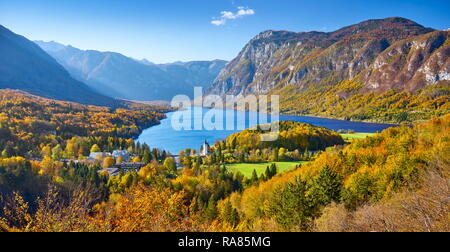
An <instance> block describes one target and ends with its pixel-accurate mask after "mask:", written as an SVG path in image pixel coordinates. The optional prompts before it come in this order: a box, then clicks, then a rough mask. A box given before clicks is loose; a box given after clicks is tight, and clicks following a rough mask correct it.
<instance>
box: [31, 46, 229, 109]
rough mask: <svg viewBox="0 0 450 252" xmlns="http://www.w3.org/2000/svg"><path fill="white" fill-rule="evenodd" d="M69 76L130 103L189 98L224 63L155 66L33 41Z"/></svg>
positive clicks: (207, 81)
mask: <svg viewBox="0 0 450 252" xmlns="http://www.w3.org/2000/svg"><path fill="white" fill-rule="evenodd" d="M36 43H37V44H38V45H39V46H40V47H41V48H42V49H44V50H45V51H46V52H47V53H48V54H50V55H51V56H52V57H54V58H55V59H56V60H57V61H58V62H59V63H60V64H61V65H62V66H64V67H65V68H66V69H67V70H68V71H69V72H70V74H71V75H72V76H73V77H74V78H76V79H78V80H80V81H82V82H84V83H86V84H87V85H89V86H90V87H91V88H93V89H95V90H96V91H98V92H100V93H102V94H104V95H108V96H111V97H115V98H123V99H130V100H141V101H150V100H166V101H170V100H171V99H172V98H173V97H174V96H175V95H178V94H185V95H189V96H191V97H192V95H193V90H194V87H196V86H201V87H205V88H208V87H209V86H210V85H211V84H212V83H213V81H214V79H215V78H216V77H217V75H218V74H219V72H220V71H221V70H222V69H223V68H224V67H225V65H226V63H227V62H226V61H222V60H215V61H194V62H176V63H172V64H162V65H157V64H154V63H152V62H150V61H148V60H145V59H144V60H142V61H138V60H135V59H132V58H129V57H126V56H124V55H122V54H119V53H114V52H99V51H94V50H86V51H84V50H80V49H77V48H75V47H72V46H65V45H62V44H59V43H56V42H43V41H36Z"/></svg>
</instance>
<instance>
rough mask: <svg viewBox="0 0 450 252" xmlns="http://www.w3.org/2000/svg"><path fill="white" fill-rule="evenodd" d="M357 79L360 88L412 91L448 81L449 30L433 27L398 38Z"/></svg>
mask: <svg viewBox="0 0 450 252" xmlns="http://www.w3.org/2000/svg"><path fill="white" fill-rule="evenodd" d="M360 81H361V82H362V83H364V84H366V85H365V87H364V89H362V92H368V91H377V92H385V91H387V90H389V89H396V90H402V91H408V92H413V91H416V90H419V89H422V88H424V87H426V86H429V85H433V84H437V83H445V82H447V83H449V82H450V32H449V31H436V32H432V33H428V34H425V35H422V36H418V37H413V38H410V39H406V40H403V41H399V42H397V43H395V44H394V45H392V46H391V47H389V48H388V49H387V50H385V51H384V52H383V53H381V54H380V55H379V56H378V57H377V58H376V59H375V62H374V63H373V64H372V65H371V66H370V67H369V68H368V69H367V71H365V72H364V73H363V74H362V76H361V78H360Z"/></svg>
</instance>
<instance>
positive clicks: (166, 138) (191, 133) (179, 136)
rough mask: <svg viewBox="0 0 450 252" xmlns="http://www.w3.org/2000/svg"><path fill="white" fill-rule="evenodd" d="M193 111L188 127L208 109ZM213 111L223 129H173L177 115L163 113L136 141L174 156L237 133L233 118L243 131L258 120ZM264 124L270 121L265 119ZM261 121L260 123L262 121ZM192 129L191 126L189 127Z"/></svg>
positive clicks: (357, 126) (333, 123)
mask: <svg viewBox="0 0 450 252" xmlns="http://www.w3.org/2000/svg"><path fill="white" fill-rule="evenodd" d="M194 111H195V110H188V111H185V112H187V113H189V114H190V118H189V119H190V120H191V125H192V126H193V125H194V122H195V121H196V120H197V121H198V120H201V119H202V118H203V117H204V116H205V114H207V113H208V111H210V109H206V108H199V109H197V110H196V112H194ZM214 112H217V113H221V114H222V115H223V120H220V118H219V120H217V121H216V122H218V123H219V124H222V125H223V128H224V130H205V129H202V130H194V129H192V130H176V129H174V128H173V127H172V119H173V118H174V116H176V115H177V114H176V113H177V112H171V113H168V114H167V119H164V120H162V121H161V124H160V125H157V126H154V127H151V128H149V129H146V130H144V131H143V132H142V134H141V135H140V136H139V138H138V140H137V141H138V142H140V143H146V144H148V145H149V146H150V147H151V148H159V149H162V150H166V151H169V152H170V153H172V154H178V153H179V152H180V151H182V150H185V149H186V148H191V149H197V150H199V149H200V146H201V145H202V144H203V142H204V141H205V140H206V141H208V142H209V143H210V144H213V143H214V142H215V141H217V140H222V139H225V138H226V137H227V136H229V135H231V134H234V133H237V132H240V131H241V130H238V129H236V127H237V118H239V117H241V118H242V117H245V118H246V119H245V128H250V127H253V126H256V125H257V124H260V123H259V122H258V123H254V121H251V120H250V119H249V118H251V116H255V117H258V118H259V117H260V116H261V114H260V113H257V112H244V111H234V110H217V109H214ZM279 120H280V121H296V122H303V123H309V124H313V125H316V126H321V127H326V128H328V129H331V130H336V131H337V130H353V131H355V132H361V133H376V132H379V131H383V130H385V129H387V128H389V127H392V126H395V125H391V124H380V123H365V122H352V121H344V120H336V119H328V118H318V117H308V116H287V115H280V116H279ZM230 121H231V122H234V126H235V127H232V128H234V129H233V130H226V128H227V127H226V125H227V122H228V123H230ZM267 121H269V122H270V121H272V120H271V118H270V117H269V118H268V120H267ZM263 122H264V121H263ZM192 128H193V127H192Z"/></svg>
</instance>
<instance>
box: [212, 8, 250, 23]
mask: <svg viewBox="0 0 450 252" xmlns="http://www.w3.org/2000/svg"><path fill="white" fill-rule="evenodd" d="M220 14H221V17H220V18H213V20H212V21H211V24H213V25H217V26H221V25H225V24H226V23H227V20H234V19H238V18H241V17H244V16H252V15H255V11H254V10H252V9H249V8H247V7H238V9H237V11H236V12H232V11H222V12H220Z"/></svg>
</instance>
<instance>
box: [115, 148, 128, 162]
mask: <svg viewBox="0 0 450 252" xmlns="http://www.w3.org/2000/svg"><path fill="white" fill-rule="evenodd" d="M112 157H113V158H115V159H116V160H117V158H119V157H122V159H123V162H128V161H130V159H131V154H130V153H129V152H128V151H126V150H115V151H113V153H112Z"/></svg>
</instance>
